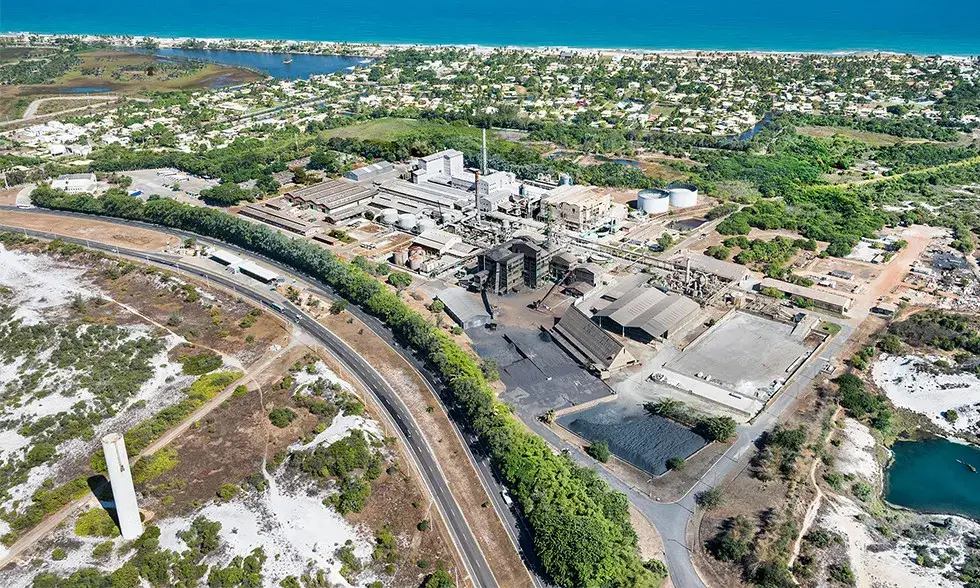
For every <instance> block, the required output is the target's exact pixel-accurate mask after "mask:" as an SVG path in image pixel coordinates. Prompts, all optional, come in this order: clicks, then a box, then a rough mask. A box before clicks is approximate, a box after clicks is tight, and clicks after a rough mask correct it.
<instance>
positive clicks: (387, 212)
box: [381, 208, 398, 225]
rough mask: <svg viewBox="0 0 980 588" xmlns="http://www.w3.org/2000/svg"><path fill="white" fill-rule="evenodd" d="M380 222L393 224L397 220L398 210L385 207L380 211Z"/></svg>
mask: <svg viewBox="0 0 980 588" xmlns="http://www.w3.org/2000/svg"><path fill="white" fill-rule="evenodd" d="M381 222H383V223H385V224H387V225H393V224H395V223H396V222H398V211H397V210H395V209H394V208H386V209H384V210H382V211H381Z"/></svg>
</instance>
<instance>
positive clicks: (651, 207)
mask: <svg viewBox="0 0 980 588" xmlns="http://www.w3.org/2000/svg"><path fill="white" fill-rule="evenodd" d="M669 205H670V193H669V192H667V191H666V190H640V195H639V196H638V197H637V198H636V208H637V210H639V211H640V212H644V213H646V214H663V213H665V212H667V210H668V209H669V208H670V206H669Z"/></svg>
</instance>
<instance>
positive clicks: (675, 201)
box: [667, 184, 698, 208]
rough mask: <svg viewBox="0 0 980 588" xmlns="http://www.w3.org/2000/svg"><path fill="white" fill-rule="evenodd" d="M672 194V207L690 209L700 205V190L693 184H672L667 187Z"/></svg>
mask: <svg viewBox="0 0 980 588" xmlns="http://www.w3.org/2000/svg"><path fill="white" fill-rule="evenodd" d="M667 190H668V191H669V192H670V205H671V206H676V207H677V208H690V207H692V206H697V204H698V188H697V186H694V185H692V184H671V185H669V186H667Z"/></svg>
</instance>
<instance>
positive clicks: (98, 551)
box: [92, 541, 114, 559]
mask: <svg viewBox="0 0 980 588" xmlns="http://www.w3.org/2000/svg"><path fill="white" fill-rule="evenodd" d="M113 546H114V544H113V542H112V541H103V542H102V543H99V544H98V545H96V546H95V548H94V549H92V557H94V558H95V559H105V558H107V557H109V556H110V555H112V548H113Z"/></svg>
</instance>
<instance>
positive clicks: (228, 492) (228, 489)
mask: <svg viewBox="0 0 980 588" xmlns="http://www.w3.org/2000/svg"><path fill="white" fill-rule="evenodd" d="M239 490H241V488H239V487H238V485H237V484H222V485H221V488H218V498H220V499H221V500H224V501H225V502H228V501H229V500H231V499H232V498H234V497H236V496H238V491H239Z"/></svg>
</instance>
